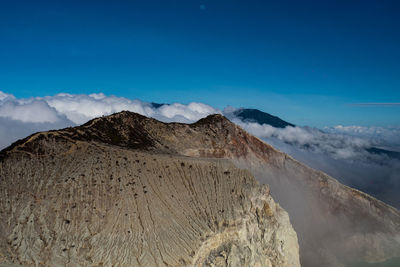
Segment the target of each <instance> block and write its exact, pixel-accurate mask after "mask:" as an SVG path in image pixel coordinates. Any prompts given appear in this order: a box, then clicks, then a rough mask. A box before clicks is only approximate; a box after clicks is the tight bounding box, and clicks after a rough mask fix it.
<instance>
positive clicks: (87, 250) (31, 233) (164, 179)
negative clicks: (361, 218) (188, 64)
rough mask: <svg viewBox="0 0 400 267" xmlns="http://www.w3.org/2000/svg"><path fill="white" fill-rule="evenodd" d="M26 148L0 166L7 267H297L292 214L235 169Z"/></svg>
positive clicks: (106, 150) (113, 150)
mask: <svg viewBox="0 0 400 267" xmlns="http://www.w3.org/2000/svg"><path fill="white" fill-rule="evenodd" d="M25 145H26V147H25V148H24V149H17V150H15V151H13V152H9V153H8V154H7V156H6V157H5V158H3V160H2V162H1V163H0V216H1V218H3V219H2V220H1V221H0V265H3V266H12V265H19V264H22V265H40V266H43V265H46V266H78V265H81V266H102V265H104V266H112V265H114V266H191V265H194V266H209V265H211V264H216V266H228V265H229V266H299V257H298V245H297V237H296V233H295V232H294V231H293V229H292V227H291V225H290V222H289V218H288V215H287V213H286V212H285V211H284V210H283V209H282V208H280V207H279V205H277V204H275V203H274V201H273V200H272V198H271V196H270V194H269V189H268V187H267V186H259V185H258V184H257V182H256V181H255V179H254V178H253V176H252V175H251V174H250V173H249V172H248V171H244V170H240V169H238V168H236V167H235V166H234V165H233V164H232V163H230V162H229V161H226V160H222V159H214V160H212V159H191V158H187V157H179V156H176V155H159V154H155V153H150V152H140V151H137V150H136V151H135V150H127V149H122V148H121V147H116V146H109V145H104V144H102V143H99V142H94V143H93V142H86V141H79V140H72V139H71V140H69V139H66V138H61V137H60V135H59V134H58V133H52V135H51V136H50V137H49V136H48V135H47V133H46V134H42V136H41V137H39V136H33V137H30V138H28V139H27V140H26V141H25ZM28 148H29V149H28ZM18 151H21V152H18Z"/></svg>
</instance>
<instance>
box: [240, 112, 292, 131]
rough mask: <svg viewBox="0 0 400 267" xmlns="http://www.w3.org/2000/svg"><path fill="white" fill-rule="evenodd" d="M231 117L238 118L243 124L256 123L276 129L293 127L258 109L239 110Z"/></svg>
mask: <svg viewBox="0 0 400 267" xmlns="http://www.w3.org/2000/svg"><path fill="white" fill-rule="evenodd" d="M233 115H234V116H236V117H238V118H239V119H241V120H242V121H244V122H256V123H259V124H261V125H262V124H268V125H271V126H273V127H276V128H285V127H286V126H292V127H294V126H295V125H294V124H292V123H289V122H287V121H284V120H282V119H281V118H279V117H276V116H273V115H271V114H269V113H266V112H263V111H260V110H258V109H251V108H240V109H237V110H235V111H233Z"/></svg>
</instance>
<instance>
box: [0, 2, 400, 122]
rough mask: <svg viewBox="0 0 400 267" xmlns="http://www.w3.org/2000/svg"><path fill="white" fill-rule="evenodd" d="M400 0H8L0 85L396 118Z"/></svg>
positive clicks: (3, 12) (1, 27) (37, 91)
mask: <svg viewBox="0 0 400 267" xmlns="http://www.w3.org/2000/svg"><path fill="white" fill-rule="evenodd" d="M399 13H400V2H399V1H365V0H364V1H349V0H348V1H266V0H264V1H253V0H246V1H244V0H243V1H240V0H236V1H235V0H230V1H224V0H212V1H211V0H210V1H203V0H202V1H200V0H199V1H197V0H182V1H178V0H176V1H171V0H160V1H154V0H146V1H144V0H143V1H18V0H16V1H8V3H6V2H3V3H2V6H1V9H0V90H1V91H4V92H7V93H11V94H14V95H15V96H17V97H30V96H45V95H54V94H57V93H60V92H67V93H73V94H89V93H94V92H103V93H105V94H107V95H111V94H112V95H117V96H124V97H128V98H139V99H141V100H144V101H153V102H160V103H172V102H181V103H188V102H192V101H199V102H203V103H206V104H209V105H212V106H214V107H217V108H221V109H222V108H224V107H225V106H227V105H232V106H235V107H240V106H245V107H253V108H259V109H261V110H264V111H266V112H270V113H272V114H274V115H278V116H280V117H282V118H284V119H286V120H288V121H290V122H293V123H296V124H300V125H306V124H307V125H311V126H329V125H337V124H344V125H351V124H356V125H377V126H389V125H394V126H400V104H397V105H379V104H378V105H354V104H357V103H388V102H390V103H399V102H400V16H399Z"/></svg>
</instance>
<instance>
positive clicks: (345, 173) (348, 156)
mask: <svg viewBox="0 0 400 267" xmlns="http://www.w3.org/2000/svg"><path fill="white" fill-rule="evenodd" d="M122 110H129V111H133V112H137V113H139V114H142V115H145V116H148V117H153V118H155V119H158V120H161V121H164V122H185V123H191V122H195V121H197V120H199V119H201V118H203V117H206V116H207V115H210V114H215V113H219V114H224V115H225V116H227V117H228V118H229V119H231V120H232V121H233V122H235V123H237V124H238V125H240V126H241V127H243V128H244V129H245V130H247V131H248V132H250V133H252V134H254V135H255V136H258V137H259V138H261V139H263V140H265V141H266V142H268V143H270V144H271V145H273V146H274V147H276V148H277V149H279V150H281V151H283V152H286V153H288V154H289V155H291V156H293V157H294V158H296V159H297V160H299V161H302V162H304V163H306V164H307V165H309V166H311V167H313V168H315V169H319V170H322V171H324V172H327V173H328V174H330V175H332V176H333V177H335V178H337V179H338V180H340V181H341V182H343V183H345V184H347V185H349V186H353V187H356V188H358V189H361V190H363V191H366V192H368V193H370V194H372V195H374V196H376V197H378V198H380V199H381V200H384V201H386V202H388V203H390V204H392V205H394V206H396V207H400V196H399V195H400V194H399V192H400V161H399V159H395V158H391V157H389V156H387V155H384V154H374V153H370V152H368V150H367V149H368V148H371V147H377V148H384V149H388V150H394V151H396V150H397V151H399V148H400V128H399V127H364V126H341V125H338V126H335V127H325V128H323V129H317V128H312V127H299V126H296V127H291V126H288V127H286V128H275V127H272V126H270V125H265V124H264V125H260V124H258V123H253V122H243V121H241V120H240V119H238V118H236V117H235V116H234V115H233V112H234V111H235V108H232V107H228V108H226V109H225V110H219V109H217V108H213V107H211V106H209V105H206V104H203V103H196V102H193V103H189V104H179V103H173V104H166V105H161V106H158V105H153V104H152V103H148V102H143V101H140V100H137V99H136V100H131V99H127V98H123V97H116V96H106V95H104V94H102V93H98V94H90V95H84V94H80V95H72V94H65V93H61V94H57V95H54V96H45V97H31V98H16V97H15V96H13V95H11V94H7V93H4V92H2V91H0V149H3V148H5V147H7V146H8V145H10V144H11V143H12V142H14V141H16V140H18V139H21V138H24V137H26V136H28V135H30V134H32V133H34V132H38V131H45V130H50V129H59V128H64V127H69V126H75V125H79V124H83V123H85V122H86V121H88V120H90V119H93V118H95V117H99V116H103V115H109V114H112V113H115V112H119V111H122ZM273 115H279V114H273Z"/></svg>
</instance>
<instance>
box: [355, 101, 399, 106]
mask: <svg viewBox="0 0 400 267" xmlns="http://www.w3.org/2000/svg"><path fill="white" fill-rule="evenodd" d="M349 105H350V106H357V107H368V106H375V107H390V106H400V102H365V103H352V104H349Z"/></svg>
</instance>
